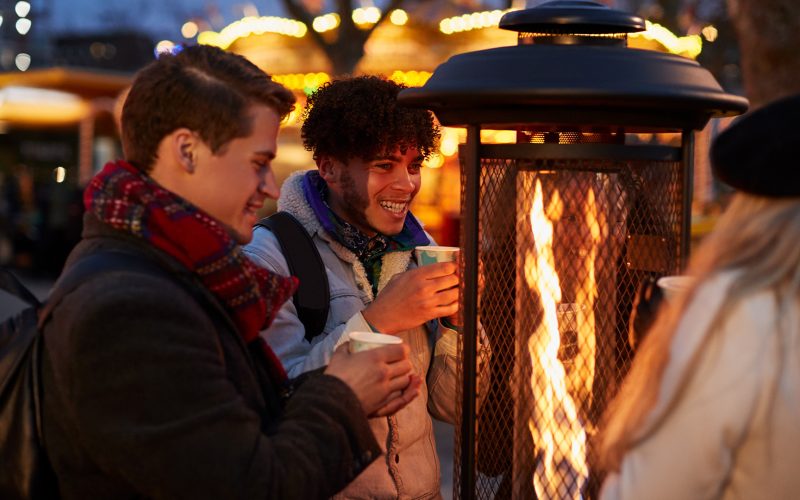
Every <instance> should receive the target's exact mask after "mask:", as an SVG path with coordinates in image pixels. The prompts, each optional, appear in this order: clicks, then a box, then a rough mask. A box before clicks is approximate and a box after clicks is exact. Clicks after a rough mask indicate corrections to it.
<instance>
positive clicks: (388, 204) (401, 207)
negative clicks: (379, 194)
mask: <svg viewBox="0 0 800 500" xmlns="http://www.w3.org/2000/svg"><path fill="white" fill-rule="evenodd" d="M378 204H379V205H380V206H381V207H383V208H384V209H386V210H388V211H389V212H392V213H393V214H402V213H403V212H405V211H406V210H407V209H408V202H407V201H402V202H401V201H381V202H379V203H378Z"/></svg>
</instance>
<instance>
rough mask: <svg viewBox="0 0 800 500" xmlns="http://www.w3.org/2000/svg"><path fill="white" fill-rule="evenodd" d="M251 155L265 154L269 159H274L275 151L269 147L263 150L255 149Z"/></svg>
mask: <svg viewBox="0 0 800 500" xmlns="http://www.w3.org/2000/svg"><path fill="white" fill-rule="evenodd" d="M253 155H254V156H266V157H267V158H268V159H270V160H274V159H275V151H272V150H270V149H266V150H263V151H255V152H254V153H253Z"/></svg>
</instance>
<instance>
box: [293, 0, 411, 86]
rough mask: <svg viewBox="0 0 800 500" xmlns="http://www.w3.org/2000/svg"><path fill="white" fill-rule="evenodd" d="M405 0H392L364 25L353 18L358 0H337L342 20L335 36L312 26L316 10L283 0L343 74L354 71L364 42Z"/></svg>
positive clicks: (297, 1) (336, 71)
mask: <svg viewBox="0 0 800 500" xmlns="http://www.w3.org/2000/svg"><path fill="white" fill-rule="evenodd" d="M404 1H405V0H390V1H389V4H388V5H387V6H386V8H385V9H383V11H382V12H381V17H380V19H379V20H378V22H377V23H375V24H373V25H371V26H370V27H369V28H366V29H364V28H361V27H359V26H358V25H357V24H356V23H355V22H354V21H353V16H352V14H353V10H354V9H355V8H357V7H360V5H356V4H355V0H335V5H336V13H337V14H338V15H339V23H340V24H339V27H338V28H337V30H336V32H335V33H333V36H324V35H323V34H322V33H318V32H317V31H315V30H314V29H313V28H312V26H313V22H314V17H315V14H313V13H312V12H311V11H310V10H309V8H308V7H307V5H306V4H305V3H303V1H302V0H281V3H282V4H283V6H284V8H286V11H287V12H288V13H289V15H291V16H292V17H293V18H294V19H297V20H298V21H301V22H303V23H305V25H306V26H308V27H309V31H308V32H309V34H310V35H311V39H312V40H313V41H314V43H315V44H316V45H317V46H318V47H319V48H320V49H321V50H322V51H323V52H324V53H325V55H326V56H327V57H328V60H329V61H330V62H331V66H332V67H333V74H334V75H336V76H340V75H349V74H352V73H353V71H354V70H355V68H356V65H358V62H359V61H360V60H361V58H362V57H364V45H366V43H367V40H369V37H370V36H371V35H372V33H373V32H374V31H375V28H377V27H378V26H379V25H380V24H381V23H382V22H384V21H385V20H386V18H387V17H388V16H389V14H391V12H392V11H393V10H395V9H398V8H400V6H401V5H402V4H403V2H404Z"/></svg>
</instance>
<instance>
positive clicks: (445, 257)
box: [414, 246, 459, 266]
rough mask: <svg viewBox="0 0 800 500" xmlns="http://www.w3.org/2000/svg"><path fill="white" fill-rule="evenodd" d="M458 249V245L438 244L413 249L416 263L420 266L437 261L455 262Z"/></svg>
mask: <svg viewBox="0 0 800 500" xmlns="http://www.w3.org/2000/svg"><path fill="white" fill-rule="evenodd" d="M458 251H459V248H458V247H438V246H427V247H417V248H415V249H414V253H415V254H416V257H417V264H419V265H420V266H427V265H428V264H435V263H437V262H455V261H456V259H458Z"/></svg>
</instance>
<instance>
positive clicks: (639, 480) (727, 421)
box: [601, 294, 775, 500]
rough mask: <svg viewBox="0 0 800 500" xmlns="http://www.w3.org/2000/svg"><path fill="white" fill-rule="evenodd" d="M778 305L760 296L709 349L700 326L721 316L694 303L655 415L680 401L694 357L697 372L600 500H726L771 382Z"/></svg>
mask: <svg viewBox="0 0 800 500" xmlns="http://www.w3.org/2000/svg"><path fill="white" fill-rule="evenodd" d="M696 299H701V297H700V296H697V297H696ZM771 300H772V299H771V297H770V296H767V295H766V294H761V295H758V296H756V297H755V298H750V299H747V300H745V301H744V302H742V303H740V304H739V305H738V306H737V307H736V308H735V309H734V310H733V311H732V313H731V314H730V315H729V316H728V317H727V319H726V320H725V323H723V324H722V326H721V327H719V329H717V330H715V331H713V332H711V333H710V337H709V339H708V342H707V343H705V344H703V343H702V342H699V339H700V338H701V333H702V330H699V329H698V328H697V326H696V325H699V324H703V323H706V322H707V321H706V320H707V318H708V315H709V314H712V313H713V311H714V310H715V309H714V308H712V312H709V310H708V308H707V306H708V301H703V300H695V304H696V305H695V306H693V307H690V308H689V309H688V310H687V313H686V314H685V315H684V319H683V320H682V321H681V324H680V326H679V329H678V332H676V336H675V338H674V341H673V346H672V348H671V351H670V361H669V363H668V365H667V368H666V371H665V374H664V378H663V380H662V387H661V394H660V395H659V401H658V403H657V404H656V407H655V409H654V412H653V414H659V412H660V411H661V410H663V409H664V408H669V407H668V406H666V404H665V403H666V402H667V399H665V394H666V395H670V394H672V393H673V390H674V388H675V382H676V381H677V380H678V376H679V375H680V374H681V373H683V372H684V369H685V365H686V363H688V360H689V359H691V357H692V356H691V355H690V354H692V353H694V352H698V354H697V355H698V362H697V365H696V369H695V371H694V372H693V374H692V375H691V378H690V379H689V382H688V385H687V388H686V390H685V392H684V393H683V394H682V395H681V397H680V398H678V399H677V401H676V402H675V403H674V404H675V405H674V406H673V407H672V408H671V409H669V410H668V411H667V413H666V414H665V416H664V417H663V421H662V422H661V424H660V425H659V426H657V427H656V428H655V430H654V431H652V432H651V433H650V434H648V435H647V436H646V437H645V438H644V439H643V441H641V442H640V443H638V444H637V445H636V446H634V447H633V448H632V449H631V450H629V451H628V452H627V453H626V455H625V456H624V458H623V461H622V463H621V467H620V471H619V473H618V474H612V475H610V476H609V477H608V478H607V480H606V482H605V484H604V485H603V489H602V493H601V499H603V500H617V499H620V500H623V499H641V498H647V499H651V500H659V499H665V500H666V499H670V500H672V499H679V498H691V499H698V500H701V499H706V498H719V497H720V495H721V491H722V488H724V486H725V484H726V483H727V481H728V478H729V476H730V474H731V470H732V468H733V466H734V461H735V460H736V452H737V447H738V446H739V444H740V443H741V441H742V440H743V439H744V438H745V436H746V434H747V432H748V427H749V425H750V422H751V421H752V419H753V414H754V412H755V411H756V408H757V407H758V404H759V397H760V395H761V394H762V393H763V390H762V389H763V387H764V386H765V385H766V383H765V380H767V379H769V378H770V375H769V374H768V372H769V370H771V369H772V364H773V360H774V357H775V344H774V342H772V341H770V336H772V337H774V326H773V324H771V323H770V321H771V320H772V321H774V312H773V314H772V315H770V314H769V313H768V312H769V311H770V310H772V311H774V309H773V307H774V303H772V302H771ZM704 308H705V310H704ZM765 313H766V314H765ZM770 332H772V335H771V334H770ZM695 350H696V351H695ZM670 399H671V398H670ZM653 414H651V418H652V416H653Z"/></svg>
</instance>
